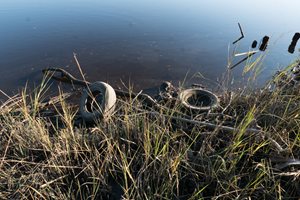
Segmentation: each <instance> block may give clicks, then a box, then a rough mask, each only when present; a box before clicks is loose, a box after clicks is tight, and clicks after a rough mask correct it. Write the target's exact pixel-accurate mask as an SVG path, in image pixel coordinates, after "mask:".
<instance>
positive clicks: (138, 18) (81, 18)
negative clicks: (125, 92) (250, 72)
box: [0, 0, 300, 93]
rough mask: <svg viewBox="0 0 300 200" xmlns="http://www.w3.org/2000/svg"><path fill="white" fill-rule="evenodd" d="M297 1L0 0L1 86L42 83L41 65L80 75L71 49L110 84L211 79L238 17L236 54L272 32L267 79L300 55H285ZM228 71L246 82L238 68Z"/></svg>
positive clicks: (223, 60) (223, 62)
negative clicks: (203, 77)
mask: <svg viewBox="0 0 300 200" xmlns="http://www.w3.org/2000/svg"><path fill="white" fill-rule="evenodd" d="M298 2H299V1H297V0H287V1H278V0H266V1H258V0H254V1H253V0H252V1H239V0H226V1H217V0H187V1H179V0H178V1H174V0H172V1H171V0H164V1H163V0H152V1H150V0H141V1H132V0H85V1H76V0H75V1H71V0H70V1H69V0H59V1H58V0H52V1H48V0H26V1H25V0H14V1H12V0H1V1H0V72H1V78H0V88H1V89H2V90H3V91H5V92H8V93H12V92H16V91H17V90H18V88H20V87H21V86H24V84H25V83H26V81H28V82H29V84H33V83H35V82H39V80H40V79H41V69H43V68H46V67H63V68H65V69H67V70H69V71H70V72H72V73H74V74H76V75H79V73H78V69H77V67H76V65H75V63H74V59H73V52H75V53H76V54H77V55H78V59H79V61H80V63H81V67H82V69H83V71H84V72H85V74H86V76H87V77H86V78H87V79H88V80H90V81H95V80H103V81H107V82H109V83H110V84H112V85H113V86H118V85H121V82H122V81H124V82H125V84H127V83H128V82H131V83H133V84H134V85H135V87H137V88H144V87H149V86H152V85H155V84H157V83H160V82H161V81H162V80H169V81H173V82H174V83H178V81H183V80H184V78H185V76H186V74H187V72H188V77H191V75H193V74H195V73H197V72H200V73H201V74H202V75H203V76H205V77H206V78H207V79H208V80H209V81H208V82H215V81H216V80H217V79H218V78H220V77H221V75H222V73H224V71H225V70H226V66H227V59H228V54H230V53H229V52H231V50H232V48H231V50H228V46H229V45H230V46H231V47H232V42H233V41H234V40H235V39H237V38H238V37H239V36H240V34H239V29H238V26H237V22H240V23H241V25H242V27H243V30H244V33H245V38H244V39H243V40H241V41H240V43H239V45H238V51H239V52H244V51H247V50H248V49H249V47H250V45H251V43H252V41H253V40H258V42H259V41H260V40H261V39H262V37H263V36H265V35H268V36H270V45H269V48H268V53H267V57H266V59H265V61H264V62H263V67H264V70H263V71H262V74H261V76H260V80H261V81H264V80H266V79H267V78H268V77H270V76H271V74H272V73H273V72H274V71H276V70H277V69H280V68H282V67H284V66H285V65H287V64H289V63H290V62H291V61H292V60H294V59H295V57H297V56H299V52H298V50H296V51H295V53H294V54H290V53H288V52H287V49H288V46H289V44H290V42H291V39H292V37H293V35H294V33H295V32H299V31H300V23H299V17H300V14H299V7H300V3H298ZM299 47H300V42H299V45H298V46H297V47H296V48H297V49H298V48H299ZM233 71H234V76H235V80H237V82H238V81H240V82H241V81H243V80H242V78H241V73H242V66H239V67H237V68H235V69H234V70H233ZM121 80H122V81H121ZM200 82H201V81H200ZM204 84H205V83H204Z"/></svg>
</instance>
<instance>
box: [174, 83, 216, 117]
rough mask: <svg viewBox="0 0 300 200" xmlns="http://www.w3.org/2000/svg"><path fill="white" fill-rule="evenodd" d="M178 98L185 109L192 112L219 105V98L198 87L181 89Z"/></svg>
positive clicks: (207, 109) (204, 110) (203, 110)
mask: <svg viewBox="0 0 300 200" xmlns="http://www.w3.org/2000/svg"><path fill="white" fill-rule="evenodd" d="M179 99H180V101H181V104H182V105H183V107H184V108H185V109H187V110H189V111H193V112H206V111H209V110H211V109H213V108H216V107H217V106H218V105H219V99H218V97H217V96H216V95H215V94H214V93H212V92H210V91H208V90H203V89H200V88H191V89H186V90H183V91H182V92H180V94H179Z"/></svg>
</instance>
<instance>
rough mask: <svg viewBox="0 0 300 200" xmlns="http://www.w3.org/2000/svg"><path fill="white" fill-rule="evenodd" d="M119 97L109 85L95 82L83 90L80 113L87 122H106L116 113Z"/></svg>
mask: <svg viewBox="0 0 300 200" xmlns="http://www.w3.org/2000/svg"><path fill="white" fill-rule="evenodd" d="M116 100H117V97H116V93H115V90H114V89H113V88H112V87H111V86H110V85H109V84H107V83H104V82H100V81H98V82H95V83H92V84H91V85H90V86H89V88H86V89H84V90H83V93H82V96H81V99H80V106H79V112H80V114H81V117H82V119H83V120H84V121H86V122H94V121H95V120H97V119H104V120H106V119H107V118H109V117H110V116H111V115H112V113H113V112H114V108H115V103H116Z"/></svg>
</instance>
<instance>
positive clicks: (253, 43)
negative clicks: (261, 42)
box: [251, 40, 257, 49]
mask: <svg viewBox="0 0 300 200" xmlns="http://www.w3.org/2000/svg"><path fill="white" fill-rule="evenodd" d="M256 46H257V41H256V40H254V41H253V42H252V44H251V48H252V49H253V48H256Z"/></svg>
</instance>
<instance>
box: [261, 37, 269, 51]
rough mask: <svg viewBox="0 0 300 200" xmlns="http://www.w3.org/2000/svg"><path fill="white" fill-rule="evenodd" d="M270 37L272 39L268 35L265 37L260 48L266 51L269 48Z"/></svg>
mask: <svg viewBox="0 0 300 200" xmlns="http://www.w3.org/2000/svg"><path fill="white" fill-rule="evenodd" d="M269 39H270V37H269V36H267V35H266V36H264V37H263V39H262V41H261V45H260V47H259V50H261V51H265V50H266V49H267V46H268V42H269Z"/></svg>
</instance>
